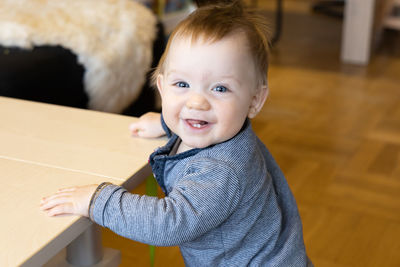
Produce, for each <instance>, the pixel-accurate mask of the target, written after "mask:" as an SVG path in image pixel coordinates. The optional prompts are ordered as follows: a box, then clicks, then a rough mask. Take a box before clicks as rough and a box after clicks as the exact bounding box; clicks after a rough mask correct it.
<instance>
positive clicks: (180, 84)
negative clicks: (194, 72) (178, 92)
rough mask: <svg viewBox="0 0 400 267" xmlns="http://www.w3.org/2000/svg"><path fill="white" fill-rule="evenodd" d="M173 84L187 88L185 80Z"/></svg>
mask: <svg viewBox="0 0 400 267" xmlns="http://www.w3.org/2000/svg"><path fill="white" fill-rule="evenodd" d="M175 85H176V86H178V87H183V88H189V84H188V83H185V82H177V83H176V84H175Z"/></svg>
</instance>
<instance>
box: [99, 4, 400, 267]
mask: <svg viewBox="0 0 400 267" xmlns="http://www.w3.org/2000/svg"><path fill="white" fill-rule="evenodd" d="M271 2H273V3H274V2H275V1H267V0H265V1H259V6H260V7H262V8H264V9H265V10H266V11H265V13H266V15H267V16H268V17H273V13H272V11H271V8H273V5H272V4H271ZM284 2H285V13H284V27H283V32H282V38H281V40H280V41H279V42H278V43H277V44H276V46H275V47H274V48H273V50H272V53H271V67H270V76H269V81H270V88H271V93H270V98H269V100H268V101H267V103H266V105H265V107H264V109H263V110H262V112H261V114H260V115H259V116H258V117H257V118H256V119H254V120H253V127H254V129H255V131H256V132H257V134H258V135H259V136H260V138H261V139H262V140H263V141H264V142H265V144H266V145H267V146H268V147H269V149H270V150H271V152H272V154H273V155H274V156H275V158H276V160H277V161H278V163H279V164H280V166H281V168H282V169H283V172H284V173H285V175H286V177H287V180H288V182H289V184H290V186H291V188H292V190H293V193H294V195H295V197H296V199H297V202H298V205H299V209H300V213H301V217H302V220H303V227H304V238H305V243H306V247H307V251H308V254H309V256H310V258H311V259H312V261H313V262H314V264H315V266H321V267H339V266H362V267H368V266H371V267H372V266H400V253H399V251H400V240H399V239H400V32H397V33H396V32H391V33H386V34H385V35H384V39H383V40H384V43H383V44H382V45H380V46H379V47H378V49H377V50H375V51H374V52H373V57H372V61H371V63H370V65H369V66H368V67H354V66H349V65H344V64H342V63H341V62H340V60H339V53H340V40H341V21H340V20H339V19H335V18H331V17H327V16H325V15H321V14H313V13H312V12H311V11H310V1H306V0H302V1H298V0H291V1H290V0H287V1H284ZM135 192H136V193H144V185H142V186H140V187H139V188H138V189H136V190H135ZM103 239H104V242H103V243H104V245H105V246H108V247H114V248H117V249H120V250H121V251H122V264H121V266H149V260H148V259H149V258H148V247H147V246H146V245H143V244H139V243H136V242H133V241H130V240H126V239H123V238H120V237H117V236H116V235H114V234H112V233H110V232H109V231H106V230H104V237H103ZM155 266H184V264H183V261H182V259H181V257H180V254H179V249H178V248H176V247H174V248H157V251H156V264H155Z"/></svg>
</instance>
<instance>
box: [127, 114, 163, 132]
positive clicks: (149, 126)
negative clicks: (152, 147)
mask: <svg viewBox="0 0 400 267" xmlns="http://www.w3.org/2000/svg"><path fill="white" fill-rule="evenodd" d="M129 130H130V132H131V133H132V135H133V136H139V137H145V138H156V137H160V136H163V135H165V132H164V129H163V128H162V126H161V114H160V113H156V112H148V113H146V114H144V115H142V116H141V117H140V118H139V120H138V121H137V122H134V123H132V124H131V125H130V126H129Z"/></svg>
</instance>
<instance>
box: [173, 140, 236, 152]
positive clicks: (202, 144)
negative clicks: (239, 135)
mask: <svg viewBox="0 0 400 267" xmlns="http://www.w3.org/2000/svg"><path fill="white" fill-rule="evenodd" d="M191 139H192V140H184V138H182V143H181V145H182V146H183V147H184V148H185V151H187V150H190V149H194V148H207V147H210V146H213V145H216V144H220V143H223V142H225V141H227V140H229V139H231V138H225V139H220V140H214V141H207V140H204V138H199V139H200V140H193V138H191Z"/></svg>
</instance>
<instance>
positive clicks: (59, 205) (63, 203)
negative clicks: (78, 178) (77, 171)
mask: <svg viewBox="0 0 400 267" xmlns="http://www.w3.org/2000/svg"><path fill="white" fill-rule="evenodd" d="M97 187H98V185H86V186H79V187H71V188H65V189H60V190H58V191H57V192H56V193H55V194H54V195H51V196H48V197H44V198H42V200H41V201H40V209H41V210H43V211H44V212H46V213H47V215H49V216H57V215H62V214H75V215H82V216H86V217H89V211H88V209H89V204H90V199H91V198H92V195H93V194H94V192H95V191H96V189H97Z"/></svg>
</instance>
